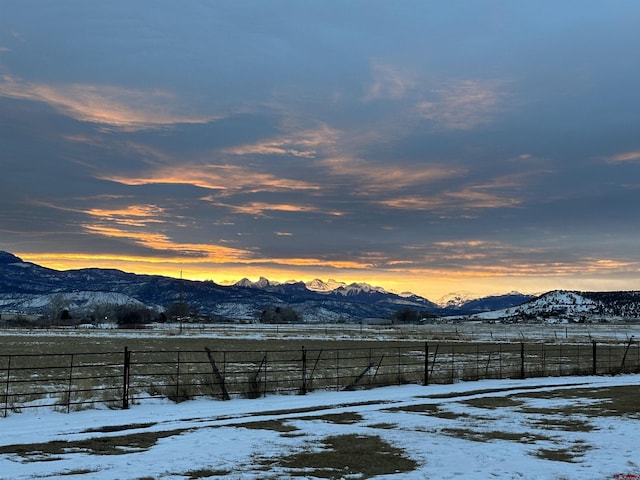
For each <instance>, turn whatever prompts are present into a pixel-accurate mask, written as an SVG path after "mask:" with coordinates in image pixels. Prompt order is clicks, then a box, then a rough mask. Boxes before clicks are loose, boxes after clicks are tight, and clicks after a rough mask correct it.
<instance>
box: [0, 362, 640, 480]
mask: <svg viewBox="0 0 640 480" xmlns="http://www.w3.org/2000/svg"><path fill="white" fill-rule="evenodd" d="M626 386H631V387H632V388H634V389H637V388H638V387H640V375H623V376H617V377H562V378H534V379H528V380H502V381H498V380H488V381H481V382H467V383H457V384H453V385H430V386H426V387H425V386H417V385H407V386H400V387H386V388H378V389H374V390H367V391H355V392H317V393H311V394H308V395H306V396H270V397H267V398H264V399H260V400H231V401H228V402H222V401H214V400H206V399H203V400H196V401H189V402H185V403H181V404H173V403H170V402H161V403H158V402H157V401H151V400H150V401H149V402H148V403H146V402H142V403H141V404H138V405H134V406H132V408H130V409H129V410H107V409H103V410H87V411H82V412H75V413H71V414H64V413H56V412H52V411H49V410H44V409H37V410H33V411H24V412H22V413H19V414H10V415H9V416H8V417H7V418H0V431H1V432H2V433H1V435H0V478H1V479H7V480H8V479H11V480H18V479H34V478H48V479H51V478H60V479H67V480H68V479H74V478H83V479H84V478H91V479H109V480H113V479H152V478H153V479H188V478H205V477H207V478H224V479H258V478H267V479H282V478H294V474H297V475H296V476H295V478H301V477H300V474H301V472H300V470H291V468H292V467H287V466H286V464H285V463H286V462H285V460H286V459H287V458H290V456H291V455H294V454H296V453H299V452H301V451H317V450H318V449H320V448H321V447H322V445H323V444H322V440H323V439H326V438H327V437H329V436H334V435H355V436H354V437H353V441H354V442H357V441H358V439H359V438H366V437H371V436H376V437H379V438H380V439H381V440H383V441H384V442H386V443H388V444H390V445H392V446H394V447H396V448H400V449H401V450H402V451H403V453H402V455H403V456H404V457H406V458H409V459H412V460H413V461H415V462H416V466H415V468H414V469H412V470H411V471H409V472H399V473H389V474H386V475H382V476H379V477H376V478H381V479H383V478H384V479H391V478H398V479H400V478H402V479H424V478H434V479H435V478H437V479H474V480H475V479H487V478H500V479H503V478H507V479H511V478H518V479H562V478H564V479H571V480H575V479H593V480H596V479H597V480H602V479H615V478H640V456H639V455H638V450H637V448H638V445H640V414H639V409H638V408H635V410H634V408H633V406H634V405H636V406H637V405H638V404H637V396H636V397H633V396H632V398H635V399H636V401H634V402H632V407H631V408H630V409H629V407H628V405H627V404H625V405H627V406H626V407H625V409H624V410H619V411H616V409H615V408H614V407H612V405H615V404H611V403H608V401H607V399H606V398H603V396H602V389H608V388H618V387H626ZM592 389H599V390H598V391H599V392H600V393H599V394H595V393H594V392H595V391H596V390H592ZM636 391H637V390H636ZM612 412H613V413H612ZM340 419H342V420H340ZM344 419H347V421H344ZM256 422H260V423H256ZM60 441H64V442H67V443H59V442H60ZM56 442H58V443H56ZM36 443H37V444H38V445H33V444H36ZM9 445H12V447H8V448H7V447H6V446H9ZM29 445H31V446H29ZM375 455H376V452H371V456H372V458H373V457H374V456H375ZM308 467H309V469H308V470H307V472H306V473H302V475H303V477H304V478H314V477H313V472H314V468H313V465H309V466H308ZM335 467H336V468H337V471H336V473H335V476H334V477H333V478H345V479H347V478H348V479H357V478H363V477H362V476H361V475H360V474H359V473H358V471H357V469H350V468H349V465H341V464H340V465H335Z"/></svg>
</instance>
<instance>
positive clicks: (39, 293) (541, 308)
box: [0, 251, 640, 323]
mask: <svg viewBox="0 0 640 480" xmlns="http://www.w3.org/2000/svg"><path fill="white" fill-rule="evenodd" d="M178 302H180V303H182V304H185V305H186V306H187V307H188V308H189V310H190V311H191V312H197V313H198V315H200V316H204V317H208V318H210V319H212V320H213V321H242V320H245V321H246V320H253V319H255V318H256V317H257V316H258V315H259V314H260V312H261V311H264V310H265V309H268V308H271V307H284V306H286V307H291V308H293V309H294V310H295V311H296V312H297V313H298V314H299V315H300V316H301V318H302V319H303V321H305V322H308V323H313V322H318V323H321V322H357V321H364V320H371V319H385V318H389V317H391V316H392V315H393V314H394V313H397V312H399V311H401V310H404V309H410V310H414V311H418V312H426V313H428V314H430V315H431V316H438V317H448V318H449V319H450V320H453V321H455V320H460V319H464V320H478V321H502V322H504V321H510V322H539V321H578V322H579V321H611V320H625V321H628V320H637V319H638V318H640V292H637V291H622V292H577V291H565V290H554V291H551V292H547V293H544V294H542V295H539V296H533V295H524V294H521V293H518V292H511V293H507V294H504V295H496V296H489V297H483V298H471V295H470V294H468V293H466V292H461V293H458V294H452V295H450V296H447V297H445V298H443V299H441V300H440V302H441V303H435V302H432V301H430V300H428V299H427V298H424V297H421V296H419V295H415V294H413V293H401V294H397V293H394V292H389V291H387V290H385V289H384V288H381V287H375V286H371V285H368V284H366V283H351V284H346V283H343V282H338V281H336V280H328V281H327V282H324V281H322V280H320V279H314V280H312V281H309V282H306V283H305V282H300V281H295V280H292V281H288V282H274V281H270V280H268V279H266V278H264V277H261V278H260V279H259V280H258V281H256V282H253V281H250V280H248V279H246V278H245V279H242V280H240V281H239V282H236V283H235V284H233V285H219V284H216V283H214V282H212V281H191V280H182V279H177V278H172V277H165V276H160V275H139V274H134V273H126V272H123V271H120V270H115V269H104V268H83V269H78V270H64V271H61V270H54V269H51V268H46V267H42V266H40V265H37V264H35V263H30V262H24V261H23V260H22V259H20V258H19V257H17V256H15V255H13V254H11V253H9V252H4V251H0V315H1V314H3V313H11V312H14V313H15V312H20V313H25V314H47V313H50V312H51V309H52V306H53V307H55V308H58V309H59V308H65V309H68V310H69V311H70V313H72V314H75V315H80V316H82V315H85V316H86V315H88V313H89V312H92V311H93V312H95V311H98V310H100V309H101V308H102V309H104V307H105V306H111V307H113V306H117V305H126V306H139V307H144V308H148V309H151V310H155V311H156V312H162V311H164V310H165V309H166V308H168V306H170V305H172V304H176V303H178Z"/></svg>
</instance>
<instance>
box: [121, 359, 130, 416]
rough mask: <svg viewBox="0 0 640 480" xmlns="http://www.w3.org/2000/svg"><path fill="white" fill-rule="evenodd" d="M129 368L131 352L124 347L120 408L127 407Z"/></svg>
mask: <svg viewBox="0 0 640 480" xmlns="http://www.w3.org/2000/svg"><path fill="white" fill-rule="evenodd" d="M130 368H131V352H130V351H129V348H127V347H124V365H123V371H122V408H123V409H125V410H126V409H128V408H129V374H130Z"/></svg>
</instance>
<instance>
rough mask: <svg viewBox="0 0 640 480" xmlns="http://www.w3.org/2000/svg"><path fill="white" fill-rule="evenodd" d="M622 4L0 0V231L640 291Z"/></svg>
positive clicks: (636, 22)
mask: <svg viewBox="0 0 640 480" xmlns="http://www.w3.org/2000/svg"><path fill="white" fill-rule="evenodd" d="M639 26H640V2H638V1H637V0H616V1H601V0H598V1H592V0H561V1H558V0H553V1H547V0H523V1H508V0H504V1H498V0H487V1H476V0H473V1H471V0H468V1H465V0H460V1H442V2H428V1H424V0H419V1H402V0H400V1H393V2H392V1H374V0H366V1H364V0H361V1H358V0H354V1H344V0H341V1H332V0H323V1H279V0H273V1H250V0H247V1H224V0H221V1H189V2H175V1H159V0H154V1H151V0H137V1H133V2H129V1H118V0H116V1H109V2H106V1H105V2H89V1H85V0H77V1H68V0H56V1H46V0H3V1H2V2H1V3H0V168H1V175H0V250H7V251H9V252H12V253H14V254H16V255H19V256H21V257H22V258H23V259H24V260H26V261H31V262H35V263H39V264H41V265H45V266H49V267H52V268H57V269H71V268H82V267H110V268H118V269H121V270H125V271H130V272H136V273H160V274H164V275H170V276H175V277H177V276H179V275H180V272H182V275H183V276H184V278H190V279H209V280H214V281H216V282H218V283H224V282H225V281H231V280H239V279H241V278H242V277H249V278H251V279H253V280H255V279H257V278H258V277H260V276H265V277H268V278H270V279H272V280H279V281H285V280H289V279H297V280H304V281H308V280H312V279H314V278H320V279H323V280H328V279H336V280H338V281H344V282H348V283H350V282H355V281H362V282H368V283H371V284H374V285H379V286H382V287H385V288H388V289H390V290H395V291H398V292H401V291H412V292H415V293H418V294H421V295H424V296H426V297H427V298H430V299H434V300H435V299H438V298H439V297H440V296H442V295H444V294H447V293H449V292H454V291H468V292H472V293H474V294H477V295H485V294H492V293H505V292H508V291H512V290H518V291H521V292H524V293H537V292H543V291H547V290H552V289H559V288H562V289H579V290H631V289H640V92H639V88H640V61H639V58H640V57H639V55H640V54H639V52H640V27H639Z"/></svg>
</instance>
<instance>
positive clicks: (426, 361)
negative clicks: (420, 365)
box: [424, 342, 429, 385]
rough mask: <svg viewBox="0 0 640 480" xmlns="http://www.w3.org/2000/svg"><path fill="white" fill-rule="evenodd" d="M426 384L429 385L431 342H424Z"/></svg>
mask: <svg viewBox="0 0 640 480" xmlns="http://www.w3.org/2000/svg"><path fill="white" fill-rule="evenodd" d="M424 384H425V385H429V344H428V343H427V342H424Z"/></svg>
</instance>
